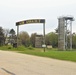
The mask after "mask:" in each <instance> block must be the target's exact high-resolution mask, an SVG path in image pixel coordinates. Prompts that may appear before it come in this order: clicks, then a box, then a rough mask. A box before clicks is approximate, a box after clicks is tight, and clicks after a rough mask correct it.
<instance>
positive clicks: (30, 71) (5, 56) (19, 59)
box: [0, 51, 76, 75]
mask: <svg viewBox="0 0 76 75" xmlns="http://www.w3.org/2000/svg"><path fill="white" fill-rule="evenodd" d="M0 75H76V63H74V62H69V61H61V60H56V59H51V58H44V57H37V56H32V55H26V54H20V53H16V52H9V51H0Z"/></svg>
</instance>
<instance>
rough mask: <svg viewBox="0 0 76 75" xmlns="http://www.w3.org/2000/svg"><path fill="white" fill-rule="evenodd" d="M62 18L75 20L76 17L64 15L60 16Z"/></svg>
mask: <svg viewBox="0 0 76 75" xmlns="http://www.w3.org/2000/svg"><path fill="white" fill-rule="evenodd" d="M60 18H64V19H65V20H71V21H74V17H71V16H62V17H59V19H60Z"/></svg>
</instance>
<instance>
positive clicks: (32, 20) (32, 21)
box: [16, 19, 46, 52]
mask: <svg viewBox="0 0 76 75" xmlns="http://www.w3.org/2000/svg"><path fill="white" fill-rule="evenodd" d="M31 23H43V43H44V44H43V46H42V47H43V48H44V52H45V47H46V45H45V19H30V20H24V21H19V22H16V26H17V46H18V35H19V26H20V25H24V24H31Z"/></svg>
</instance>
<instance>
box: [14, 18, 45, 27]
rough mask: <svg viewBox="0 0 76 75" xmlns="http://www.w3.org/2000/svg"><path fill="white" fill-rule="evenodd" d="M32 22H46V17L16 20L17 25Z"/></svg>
mask: <svg viewBox="0 0 76 75" xmlns="http://www.w3.org/2000/svg"><path fill="white" fill-rule="evenodd" d="M30 23H45V19H32V20H25V21H20V22H16V26H18V25H23V24H30Z"/></svg>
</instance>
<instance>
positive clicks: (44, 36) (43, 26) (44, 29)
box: [43, 23, 46, 52]
mask: <svg viewBox="0 0 76 75" xmlns="http://www.w3.org/2000/svg"><path fill="white" fill-rule="evenodd" d="M43 45H44V52H45V47H46V45H45V23H43Z"/></svg>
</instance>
